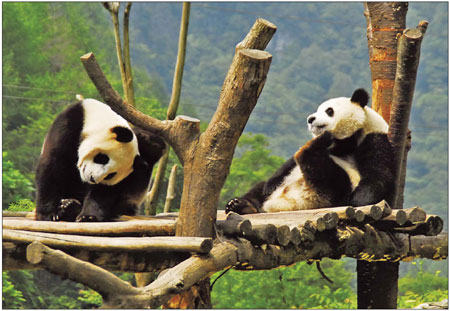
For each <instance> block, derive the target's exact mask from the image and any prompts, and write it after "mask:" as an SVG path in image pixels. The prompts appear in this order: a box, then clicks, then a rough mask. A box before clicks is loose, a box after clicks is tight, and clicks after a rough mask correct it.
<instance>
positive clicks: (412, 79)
mask: <svg viewBox="0 0 450 311" xmlns="http://www.w3.org/2000/svg"><path fill="white" fill-rule="evenodd" d="M427 26H428V22H426V21H422V22H420V23H419V26H418V27H417V28H416V29H407V30H405V31H404V32H403V34H402V35H401V36H400V37H399V40H398V55H397V70H396V76H395V86H394V96H393V102H392V109H391V117H390V122H389V141H390V143H391V145H392V147H393V149H394V164H395V166H394V167H395V169H396V171H395V172H396V176H397V180H396V190H397V192H396V194H395V196H394V199H395V202H393V207H394V208H401V206H400V205H399V204H398V203H397V202H400V201H402V202H403V199H402V196H403V193H402V192H401V191H398V190H399V186H400V184H401V179H402V175H403V174H402V171H403V169H404V168H403V164H404V157H405V155H406V152H405V150H406V147H407V144H406V140H407V133H408V123H409V116H410V113H411V106H412V100H413V95H414V88H415V85H416V76H417V69H418V67H419V60H420V47H421V43H422V39H423V36H424V35H425V32H426V29H427ZM405 169H406V168H405ZM400 196H401V198H399V197H400Z"/></svg>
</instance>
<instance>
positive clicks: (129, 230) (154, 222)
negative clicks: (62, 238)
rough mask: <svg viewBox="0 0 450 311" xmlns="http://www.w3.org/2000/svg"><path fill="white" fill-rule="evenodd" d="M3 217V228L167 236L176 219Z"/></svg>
mask: <svg viewBox="0 0 450 311" xmlns="http://www.w3.org/2000/svg"><path fill="white" fill-rule="evenodd" d="M9 218H10V217H6V218H4V219H3V229H13V230H26V231H34V232H48V233H58V234H76V235H94V236H142V235H145V236H166V235H175V225H176V220H175V219H170V220H169V219H156V218H153V219H148V220H130V221H126V222H125V221H118V222H96V223H80V222H54V221H34V220H28V219H26V220H17V219H9Z"/></svg>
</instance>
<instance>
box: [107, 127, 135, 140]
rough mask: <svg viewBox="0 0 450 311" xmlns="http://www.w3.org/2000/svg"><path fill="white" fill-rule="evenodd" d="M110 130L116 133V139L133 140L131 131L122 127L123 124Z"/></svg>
mask: <svg viewBox="0 0 450 311" xmlns="http://www.w3.org/2000/svg"><path fill="white" fill-rule="evenodd" d="M111 132H113V133H116V135H117V137H116V139H117V141H120V142H121V143H129V142H130V141H132V140H133V133H132V132H131V131H130V129H128V128H126V127H123V126H116V127H114V128H113V129H111Z"/></svg>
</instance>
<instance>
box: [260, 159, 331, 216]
mask: <svg viewBox="0 0 450 311" xmlns="http://www.w3.org/2000/svg"><path fill="white" fill-rule="evenodd" d="M326 206H329V201H328V200H327V199H325V198H323V197H320V196H319V195H318V194H317V193H316V191H314V190H313V189H312V188H311V187H310V186H309V185H307V184H306V183H305V180H304V178H303V174H302V172H301V170H300V168H299V167H298V166H295V167H294V168H293V169H292V170H291V172H290V173H289V174H288V175H287V176H286V177H285V178H284V180H283V181H282V183H281V185H280V186H279V187H278V188H277V189H275V191H274V192H273V193H272V194H271V195H270V196H269V198H268V199H267V200H266V201H265V202H264V204H263V207H262V208H263V210H264V211H266V212H268V213H273V212H281V211H295V210H305V209H313V208H321V207H326Z"/></svg>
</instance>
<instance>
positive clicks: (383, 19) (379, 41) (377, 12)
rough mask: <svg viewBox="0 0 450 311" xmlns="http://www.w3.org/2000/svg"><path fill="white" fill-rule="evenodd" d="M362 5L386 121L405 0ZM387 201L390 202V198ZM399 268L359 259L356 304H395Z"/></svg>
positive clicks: (375, 91)
mask: <svg viewBox="0 0 450 311" xmlns="http://www.w3.org/2000/svg"><path fill="white" fill-rule="evenodd" d="M364 6H365V10H364V15H365V16H366V22H367V42H368V48H369V64H370V69H371V75H372V108H373V109H374V110H375V111H377V112H378V113H379V114H380V115H381V116H382V117H383V118H384V119H385V120H386V122H388V123H389V119H390V111H391V104H392V97H393V89H394V81H395V73H396V68H397V64H396V63H397V37H398V35H400V34H401V33H402V32H403V30H404V29H405V28H406V13H407V11H408V3H407V2H366V3H364ZM394 191H396V190H395V189H394ZM388 203H389V204H390V205H391V206H393V204H392V203H393V202H388ZM398 268H399V264H398V263H386V264H381V263H370V262H365V261H358V262H357V271H358V277H357V278H358V280H357V285H358V286H357V287H358V308H361V309H368V308H374V307H378V308H388V309H395V308H397V292H398V285H397V283H398ZM387 271H389V272H387ZM380 276H382V277H380Z"/></svg>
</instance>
